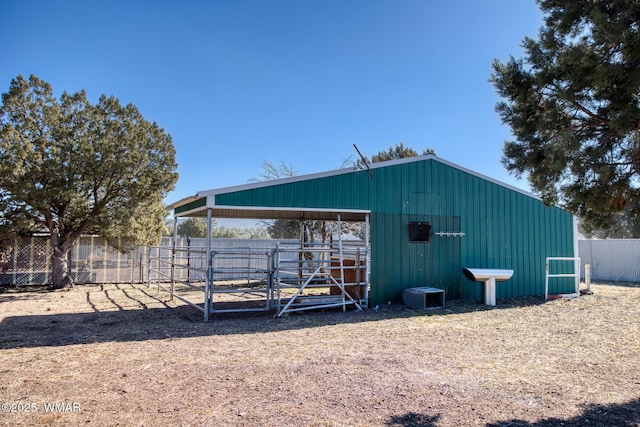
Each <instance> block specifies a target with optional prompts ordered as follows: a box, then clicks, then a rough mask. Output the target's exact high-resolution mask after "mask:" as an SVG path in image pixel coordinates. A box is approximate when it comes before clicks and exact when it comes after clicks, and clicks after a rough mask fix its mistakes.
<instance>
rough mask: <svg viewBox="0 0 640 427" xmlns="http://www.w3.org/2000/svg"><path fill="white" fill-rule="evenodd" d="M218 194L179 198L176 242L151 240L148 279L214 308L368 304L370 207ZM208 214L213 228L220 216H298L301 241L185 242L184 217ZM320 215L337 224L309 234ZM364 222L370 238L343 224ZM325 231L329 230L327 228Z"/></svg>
mask: <svg viewBox="0 0 640 427" xmlns="http://www.w3.org/2000/svg"><path fill="white" fill-rule="evenodd" d="M214 203H215V199H214V196H211V195H204V196H202V197H198V196H195V197H192V198H187V199H184V200H181V201H179V202H176V203H174V204H172V205H171V206H170V207H169V208H170V209H172V210H173V214H174V218H173V221H174V227H173V229H174V234H173V238H172V245H171V248H166V247H165V248H164V249H163V248H160V247H155V248H151V250H150V252H149V269H148V271H149V276H148V277H149V283H153V284H156V285H157V286H158V287H159V288H162V289H164V290H166V291H168V292H170V293H171V295H172V297H176V298H179V299H181V300H183V301H184V302H186V303H187V304H189V305H191V306H192V307H194V308H196V309H198V310H200V311H202V312H203V316H204V320H205V321H207V320H208V319H209V316H210V315H211V314H216V313H225V312H246V311H271V310H275V315H276V316H278V317H280V316H284V315H288V313H291V312H296V311H302V310H311V309H321V308H336V307H337V308H342V309H343V310H346V309H347V308H348V307H353V308H355V309H357V310H361V309H362V308H363V307H367V306H368V300H369V289H370V283H369V277H370V269H371V265H370V263H371V249H370V238H369V235H370V232H369V219H370V211H368V210H353V209H324V208H297V207H256V206H217V205H215V204H214ZM185 217H190V218H193V217H195V218H205V219H206V224H207V236H211V234H212V233H211V232H212V229H213V227H212V225H213V222H214V219H254V220H296V221H299V223H300V233H299V238H298V239H297V241H291V240H289V241H282V242H280V241H278V242H275V244H274V246H273V247H272V248H267V249H265V248H260V249H256V248H252V247H246V248H237V247H236V248H229V247H221V246H219V245H217V244H216V241H215V239H212V238H211V237H209V238H207V239H206V244H205V246H204V247H193V246H189V247H180V246H178V245H177V244H176V242H177V241H178V235H177V228H178V227H177V224H178V220H179V218H185ZM313 221H318V222H321V224H322V226H323V227H324V226H325V224H332V225H334V227H332V228H333V229H334V230H337V232H335V233H330V234H329V235H328V236H327V238H326V239H325V238H324V236H323V238H322V239H321V240H320V241H313V239H309V238H308V233H307V231H308V230H307V229H306V227H308V224H309V223H310V222H313ZM345 223H361V224H362V226H363V227H364V233H363V235H364V239H362V240H350V239H346V238H345V237H346V236H345V233H344V232H343V228H344V227H343V224H345ZM323 234H324V233H323Z"/></svg>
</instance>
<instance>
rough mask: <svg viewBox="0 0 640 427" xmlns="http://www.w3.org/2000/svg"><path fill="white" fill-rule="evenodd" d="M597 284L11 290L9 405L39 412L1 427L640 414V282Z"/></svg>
mask: <svg viewBox="0 0 640 427" xmlns="http://www.w3.org/2000/svg"><path fill="white" fill-rule="evenodd" d="M592 289H593V290H594V295H591V296H584V297H581V298H578V299H574V300H555V301H549V302H546V303H543V302H542V301H541V300H540V299H516V300H499V301H498V306H497V307H495V308H489V307H486V306H483V305H480V304H475V303H469V302H466V303H465V302H459V301H453V302H450V303H448V304H447V309H446V310H432V311H421V310H413V309H408V308H405V307H402V306H384V307H381V308H380V310H378V311H374V310H371V309H369V310H366V311H364V312H355V311H349V312H346V313H343V312H340V311H327V312H305V313H303V314H299V315H292V316H290V317H288V318H283V319H274V318H273V316H272V315H271V314H253V315H242V316H241V315H226V316H216V317H214V319H213V320H212V321H210V322H209V323H206V324H205V323H203V322H202V321H201V318H202V317H201V313H199V312H197V311H196V310H194V309H192V308H190V307H188V306H185V305H184V304H182V303H181V302H179V301H178V300H176V301H168V299H167V295H166V294H165V293H162V292H158V291H156V290H155V289H154V288H146V287H144V286H141V285H105V286H104V287H103V288H102V287H100V286H80V287H77V288H75V289H73V290H72V291H69V292H45V291H30V292H24V291H22V292H16V291H11V292H4V293H1V294H0V307H1V310H0V325H1V327H0V355H1V357H0V401H1V402H6V403H15V404H16V405H14V408H13V409H16V410H18V409H24V406H19V405H18V404H29V405H31V404H33V406H32V408H35V409H36V412H35V413H16V412H3V413H1V414H0V425H10V426H16V425H61V426H62V425H65V426H67V425H92V426H96V425H98V426H100V425H110V426H112V425H125V426H136V425H140V426H142V425H148V426H156V425H185V426H186V425H193V426H195V425H198V426H201V425H207V426H217V425H247V426H249V425H273V426H282V425H300V426H303V425H304V426H307V425H315V426H343V425H348V426H360V425H362V426H369V425H374V426H382V425H391V426H400V425H412V426H454V425H478V426H508V425H511V426H520V425H527V426H529V425H535V426H550V425H560V423H564V424H563V425H565V426H582V425H603V426H604V425H607V426H611V425H613V426H615V425H620V426H637V425H640V368H639V361H640V286H639V285H637V284H602V285H593V286H592ZM48 402H61V403H68V404H71V405H68V406H67V407H66V409H77V406H76V407H74V406H72V405H73V404H78V405H79V407H80V411H79V412H45V408H44V404H45V403H48Z"/></svg>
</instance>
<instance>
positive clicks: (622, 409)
mask: <svg viewBox="0 0 640 427" xmlns="http://www.w3.org/2000/svg"><path fill="white" fill-rule="evenodd" d="M408 425H411V424H408ZM416 425H420V424H416ZM638 425H640V399H634V400H631V401H629V402H626V403H619V404H611V405H594V404H590V405H587V406H585V409H584V412H583V413H582V414H581V415H579V416H577V417H574V418H569V419H567V420H563V419H559V418H547V419H543V420H540V421H537V422H534V423H529V422H526V421H522V420H508V421H500V422H497V423H491V424H487V427H507V426H510V427H552V426H563V427H583V426H598V427H631V426H634V427H635V426H638Z"/></svg>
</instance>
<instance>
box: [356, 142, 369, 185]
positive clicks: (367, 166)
mask: <svg viewBox="0 0 640 427" xmlns="http://www.w3.org/2000/svg"><path fill="white" fill-rule="evenodd" d="M353 148H355V149H356V151H357V152H358V155H359V156H360V159H361V160H362V163H363V164H364V165H365V167H366V168H367V172H369V178H371V179H373V172H371V168H370V167H369V163H367V159H365V158H364V156H363V155H362V153H361V152H360V150H358V146H357V145H356V144H353Z"/></svg>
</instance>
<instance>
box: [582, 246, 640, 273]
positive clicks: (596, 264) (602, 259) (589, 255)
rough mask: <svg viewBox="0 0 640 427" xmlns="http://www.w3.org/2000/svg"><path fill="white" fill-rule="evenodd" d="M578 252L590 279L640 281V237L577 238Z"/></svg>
mask: <svg viewBox="0 0 640 427" xmlns="http://www.w3.org/2000/svg"><path fill="white" fill-rule="evenodd" d="M578 253H579V255H580V258H581V261H582V265H583V266H584V265H585V264H591V280H608V281H616V282H640V239H606V240H579V241H578ZM580 274H581V275H580V277H581V278H584V269H583V271H581V273H580Z"/></svg>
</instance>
